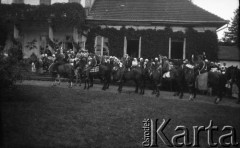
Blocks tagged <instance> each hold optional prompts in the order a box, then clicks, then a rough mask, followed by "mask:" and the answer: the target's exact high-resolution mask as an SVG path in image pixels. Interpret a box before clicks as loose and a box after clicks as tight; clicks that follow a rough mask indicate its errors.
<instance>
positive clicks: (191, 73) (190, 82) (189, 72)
mask: <svg viewBox="0 0 240 148" xmlns="http://www.w3.org/2000/svg"><path fill="white" fill-rule="evenodd" d="M182 68H183V75H184V80H185V84H186V86H187V88H188V91H189V93H190V97H189V100H193V98H196V79H197V76H198V74H199V73H198V67H197V66H193V65H191V64H184V65H183V67H182Z"/></svg>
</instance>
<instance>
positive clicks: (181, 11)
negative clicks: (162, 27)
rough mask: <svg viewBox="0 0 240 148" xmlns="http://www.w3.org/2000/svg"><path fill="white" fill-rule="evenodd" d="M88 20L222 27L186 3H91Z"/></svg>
mask: <svg viewBox="0 0 240 148" xmlns="http://www.w3.org/2000/svg"><path fill="white" fill-rule="evenodd" d="M88 20H112V21H114V20H115V21H151V22H155V21H156V22H180V23H181V22H182V23H184V22H185V23H193V22H195V23H215V24H218V26H219V25H224V24H226V21H225V20H224V19H222V18H220V17H218V16H216V15H214V14H212V13H210V12H208V11H206V10H204V9H202V8H200V7H198V6H196V5H194V4H193V3H192V2H190V1H189V0H95V2H94V4H93V6H92V8H91V11H90V13H89V17H88Z"/></svg>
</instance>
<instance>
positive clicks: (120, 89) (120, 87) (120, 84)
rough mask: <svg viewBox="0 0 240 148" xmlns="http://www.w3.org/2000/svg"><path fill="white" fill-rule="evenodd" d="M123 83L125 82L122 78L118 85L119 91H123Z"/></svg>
mask: <svg viewBox="0 0 240 148" xmlns="http://www.w3.org/2000/svg"><path fill="white" fill-rule="evenodd" d="M122 83H123V82H122V80H120V83H119V86H118V92H119V93H120V92H122V86H123V84H122Z"/></svg>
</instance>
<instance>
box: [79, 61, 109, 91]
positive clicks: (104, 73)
mask: <svg viewBox="0 0 240 148" xmlns="http://www.w3.org/2000/svg"><path fill="white" fill-rule="evenodd" d="M92 68H97V67H96V66H94V67H89V68H87V70H86V79H85V87H84V88H85V89H86V88H87V89H89V88H90V87H92V86H93V79H94V78H96V79H100V80H101V81H102V82H103V87H102V90H106V89H108V88H109V84H110V82H111V75H112V69H113V59H110V62H108V63H103V64H100V65H99V70H98V71H95V72H91V69H92ZM89 84H90V85H89ZM86 85H88V86H86Z"/></svg>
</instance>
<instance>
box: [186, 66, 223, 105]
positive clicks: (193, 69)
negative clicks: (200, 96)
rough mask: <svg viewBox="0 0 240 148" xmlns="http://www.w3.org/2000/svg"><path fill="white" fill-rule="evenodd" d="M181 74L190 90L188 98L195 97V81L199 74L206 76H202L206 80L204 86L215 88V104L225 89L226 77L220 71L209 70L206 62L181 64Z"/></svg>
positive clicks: (220, 98)
mask: <svg viewBox="0 0 240 148" xmlns="http://www.w3.org/2000/svg"><path fill="white" fill-rule="evenodd" d="M201 74H204V75H201ZM183 76H184V81H185V84H186V85H187V87H188V89H189V92H190V98H189V100H193V98H195V97H196V89H197V86H196V84H197V83H196V82H198V79H199V78H200V76H202V77H206V78H204V81H206V82H205V84H206V87H211V88H212V89H213V90H215V92H216V96H217V97H216V99H215V101H214V102H215V104H218V103H219V102H220V101H221V100H222V97H223V92H224V90H225V84H226V77H225V75H224V74H222V73H221V72H218V71H210V69H209V68H208V67H207V63H205V62H202V64H195V65H190V64H185V65H183ZM197 77H198V78H197ZM201 81H202V80H201Z"/></svg>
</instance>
